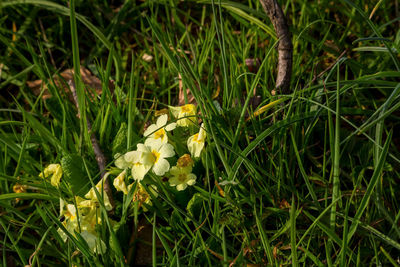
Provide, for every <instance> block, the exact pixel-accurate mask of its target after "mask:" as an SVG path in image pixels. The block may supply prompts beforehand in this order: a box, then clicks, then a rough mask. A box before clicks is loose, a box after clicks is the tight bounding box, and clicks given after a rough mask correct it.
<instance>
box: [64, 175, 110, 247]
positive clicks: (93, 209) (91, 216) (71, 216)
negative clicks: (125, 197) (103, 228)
mask: <svg viewBox="0 0 400 267" xmlns="http://www.w3.org/2000/svg"><path fill="white" fill-rule="evenodd" d="M103 181H104V179H102V180H100V182H99V183H98V184H97V185H96V190H97V191H98V194H99V195H100V196H102V198H103V201H104V207H105V209H106V210H107V211H109V210H111V209H112V206H111V203H110V201H109V199H108V196H107V194H106V192H105V191H104V189H103V183H102V182H103ZM60 216H62V217H64V221H63V222H62V224H63V226H64V227H65V229H66V230H67V231H68V232H69V233H70V234H71V235H73V236H74V235H75V232H77V233H80V235H81V236H82V238H83V239H85V241H86V243H87V244H88V245H89V248H90V249H91V250H92V251H93V252H95V253H100V254H101V253H104V252H105V251H106V245H105V243H104V241H103V240H101V239H100V238H99V237H98V235H97V233H96V226H97V225H98V224H101V214H100V202H99V199H98V198H97V194H96V192H95V189H94V188H91V189H90V190H89V192H88V193H87V194H86V195H85V198H82V197H79V196H75V205H74V204H66V203H65V201H64V200H63V199H60ZM57 231H58V233H59V234H60V236H61V238H62V239H63V240H64V242H65V241H66V240H67V234H66V233H65V232H64V231H63V230H62V229H61V228H59V229H58V230H57Z"/></svg>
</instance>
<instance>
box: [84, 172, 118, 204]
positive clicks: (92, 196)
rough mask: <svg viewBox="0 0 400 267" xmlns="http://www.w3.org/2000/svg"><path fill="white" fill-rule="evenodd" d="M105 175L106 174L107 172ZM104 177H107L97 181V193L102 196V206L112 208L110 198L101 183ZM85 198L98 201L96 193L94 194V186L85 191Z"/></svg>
mask: <svg viewBox="0 0 400 267" xmlns="http://www.w3.org/2000/svg"><path fill="white" fill-rule="evenodd" d="M106 175H108V173H107V174H106ZM106 178H107V177H104V178H103V179H101V180H100V181H99V182H98V183H97V185H96V189H97V191H98V192H99V194H100V195H102V196H103V201H104V206H105V208H106V210H112V205H111V203H110V200H109V198H108V196H107V193H106V192H105V191H104V189H103V188H104V184H103V183H104V180H105V179H106ZM101 192H103V193H101ZM85 198H87V199H90V200H93V201H96V202H98V199H97V195H96V192H95V191H94V188H91V189H90V190H89V192H87V194H86V195H85Z"/></svg>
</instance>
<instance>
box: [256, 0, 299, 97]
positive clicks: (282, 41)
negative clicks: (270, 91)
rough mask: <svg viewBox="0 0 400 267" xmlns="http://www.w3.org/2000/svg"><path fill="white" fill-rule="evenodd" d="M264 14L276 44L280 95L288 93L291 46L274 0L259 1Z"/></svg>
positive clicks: (285, 23)
mask: <svg viewBox="0 0 400 267" xmlns="http://www.w3.org/2000/svg"><path fill="white" fill-rule="evenodd" d="M260 3H261V5H262V6H263V8H264V10H265V13H267V15H268V17H269V19H270V20H271V22H272V24H273V25H274V28H275V32H276V35H277V37H278V39H279V44H278V76H277V78H276V86H275V87H276V89H278V90H280V91H281V92H282V93H289V87H290V78H291V75H292V60H293V59H292V57H293V56H292V54H293V45H292V40H291V38H290V32H289V27H288V25H287V22H286V18H285V15H284V14H283V11H282V9H281V7H280V6H279V4H278V3H277V2H276V0H260Z"/></svg>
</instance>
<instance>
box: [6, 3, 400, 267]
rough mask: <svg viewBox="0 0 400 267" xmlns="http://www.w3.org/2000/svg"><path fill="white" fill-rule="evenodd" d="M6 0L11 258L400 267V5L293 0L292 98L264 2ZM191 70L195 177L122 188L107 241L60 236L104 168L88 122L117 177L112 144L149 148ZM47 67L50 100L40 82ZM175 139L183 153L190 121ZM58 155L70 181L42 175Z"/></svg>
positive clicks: (104, 235)
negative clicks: (149, 134)
mask: <svg viewBox="0 0 400 267" xmlns="http://www.w3.org/2000/svg"><path fill="white" fill-rule="evenodd" d="M3 2H4V3H3ZM3 2H1V3H0V14H1V16H0V91H1V94H0V193H1V194H0V214H1V217H0V240H1V243H0V244H1V245H0V256H1V260H0V261H1V262H2V265H4V266H15V265H17V266H25V265H27V264H32V266H54V265H59V264H60V265H68V266H72V265H74V266H75V265H77V266H114V265H115V266H128V265H131V266H132V265H135V264H139V260H140V258H141V257H142V258H143V257H145V256H143V255H147V256H146V257H145V263H141V264H144V265H153V266H165V265H166V266H210V265H215V266H230V265H231V266H232V265H233V266H245V265H246V264H249V265H250V266H281V265H283V266H285V265H293V266H374V265H380V266H392V265H393V266H397V265H400V262H399V258H398V255H400V229H399V218H400V209H399V205H400V203H399V198H398V191H399V190H400V187H399V184H400V183H399V182H400V181H399V177H400V175H399V172H400V165H399V164H400V139H399V137H398V132H399V129H400V128H399V127H400V125H399V122H400V113H399V112H398V108H399V105H400V104H399V103H400V102H399V97H400V85H399V82H400V72H399V68H400V58H399V51H400V31H399V19H398V17H396V16H398V14H396V5H395V3H394V1H392V2H390V1H386V2H383V1H379V3H378V4H377V3H375V2H372V1H366V0H358V1H348V0H343V1H336V2H335V1H326V0H321V1H305V0H299V1H293V0H288V1H279V2H280V4H282V5H283V7H284V12H285V14H286V15H287V17H288V22H289V25H290V31H291V33H292V40H293V46H294V57H293V59H294V61H293V75H292V82H291V92H292V93H291V94H289V95H281V94H279V92H278V94H277V95H272V94H271V91H272V89H274V84H275V83H274V81H275V80H274V79H275V78H276V62H277V52H276V49H275V47H276V44H277V40H276V36H275V33H274V31H273V27H272V24H271V23H270V21H269V20H268V18H267V16H266V15H265V14H264V12H263V10H262V7H261V5H260V3H259V2H258V1H256V0H249V1H240V2H233V1H232V2H230V1H208V0H201V1H176V0H170V1H166V0H163V1H147V0H146V1H124V2H123V1H90V2H87V1H78V0H75V1H71V2H70V1H61V0H59V1H42V0H29V1H19V0H10V1H3ZM374 8H376V10H375V11H374V13H373V14H372V12H373V10H374ZM371 14H372V16H371ZM144 54H149V55H152V56H153V60H151V61H150V62H147V61H145V60H143V59H142V57H143V55H144ZM248 58H254V59H258V60H259V62H260V65H259V67H258V69H257V68H256V71H253V72H252V71H250V70H249V68H248V67H247V66H246V64H245V61H246V59H248ZM81 67H85V68H88V69H89V70H90V71H91V72H92V73H93V75H95V76H96V77H98V78H99V80H100V82H101V84H102V93H101V95H95V96H94V97H93V94H96V93H95V92H94V90H93V89H90V88H86V87H87V86H85V84H84V82H83V81H84V79H83V78H82V77H81V75H80V74H79V73H80V72H79V70H80V68H81ZM65 69H74V70H75V75H74V77H73V79H74V82H75V85H76V89H77V95H78V102H79V106H80V109H79V113H80V114H81V116H80V118H78V117H77V113H78V110H77V109H76V107H75V105H74V103H73V102H71V101H70V100H69V95H68V93H66V91H65V90H64V89H63V87H62V86H61V85H60V84H59V83H58V82H56V81H55V80H57V77H58V76H59V75H60V73H61V72H62V71H64V70H65ZM179 75H180V76H181V80H182V84H183V88H188V89H190V92H191V94H192V95H193V96H194V97H195V99H196V102H197V104H198V107H199V110H200V113H199V115H198V116H199V118H201V119H202V121H203V122H204V126H205V129H206V132H207V141H206V148H205V150H204V151H203V153H202V156H201V159H200V160H199V161H196V165H195V167H194V173H195V174H196V176H197V182H196V184H195V186H189V187H188V189H186V190H185V191H182V192H177V191H176V190H174V189H172V188H171V187H170V186H169V185H168V182H164V181H163V180H161V179H159V178H158V177H156V176H154V175H149V176H148V177H146V182H147V186H149V185H156V186H157V187H158V188H159V192H158V193H159V195H158V197H155V196H153V197H152V202H153V205H152V206H147V208H148V211H147V212H143V209H142V208H141V207H139V206H138V205H137V203H136V204H134V203H133V202H132V201H131V199H132V197H133V191H132V192H130V194H129V195H123V194H122V193H121V192H117V191H116V190H115V189H114V188H113V197H114V201H115V209H114V210H113V211H112V212H107V211H106V210H105V208H104V205H103V204H104V203H102V201H101V213H99V216H100V217H101V218H102V222H103V223H102V224H101V225H99V226H98V229H97V230H98V231H97V232H98V235H99V237H101V239H102V240H104V241H105V244H106V247H107V253H105V254H102V255H96V254H94V253H93V252H92V251H91V250H90V249H89V247H88V245H87V244H86V242H85V240H84V239H83V238H82V237H81V236H80V235H79V234H76V235H72V234H70V233H68V231H67V235H68V240H67V242H64V241H63V240H62V239H61V237H60V235H59V233H58V232H57V229H58V228H59V227H61V228H63V224H62V223H61V221H60V219H61V217H60V215H59V198H63V199H65V200H67V201H68V202H69V203H72V202H73V199H74V198H73V196H75V195H80V196H83V195H85V194H86V192H87V190H88V189H89V188H90V187H92V186H93V185H94V184H97V182H98V181H99V179H100V171H99V170H98V168H97V164H96V159H95V154H94V151H93V148H92V145H91V140H90V133H89V132H88V128H87V124H86V118H88V119H89V120H90V122H91V124H92V131H93V132H94V133H95V136H96V137H97V140H98V142H99V144H100V147H101V149H102V151H103V153H104V154H105V156H106V159H107V170H108V171H109V172H110V173H111V174H110V176H109V177H110V179H111V180H110V181H111V182H112V179H114V177H116V175H117V174H118V172H117V171H116V170H115V169H114V168H113V167H114V155H115V154H116V153H125V152H126V151H131V150H134V149H136V144H138V143H142V142H143V141H144V139H143V129H144V128H145V127H147V126H148V125H149V124H150V123H154V121H155V111H157V110H161V109H164V108H167V106H168V105H172V106H175V105H177V103H178V92H179V79H178V76H179ZM36 79H40V80H42V81H43V83H44V84H46V89H47V90H48V91H49V93H50V94H51V95H52V97H51V98H47V99H44V98H42V97H41V96H42V95H43V94H44V91H43V90H42V92H41V95H35V94H34V91H33V90H32V89H31V88H29V87H28V86H27V81H33V80H36ZM253 92H255V93H256V95H257V96H259V99H260V103H257V104H253V102H254V97H253V96H254V95H253ZM185 99H186V100H187V99H188V96H187V95H185ZM266 105H269V106H266ZM264 106H266V107H265V111H264V112H261V113H260V112H256V111H257V110H258V109H260V108H261V107H264ZM249 114H250V115H252V114H254V115H255V116H249ZM197 131H198V129H197V128H196V129H190V134H193V133H195V132H197ZM181 132H182V133H186V132H185V131H184V130H182V131H181ZM172 143H173V144H174V146H175V149H176V151H180V152H179V153H181V154H182V153H183V152H185V151H186V150H187V149H186V144H185V143H182V139H180V138H179V134H174V136H173V137H172ZM51 163H62V166H63V168H65V169H66V173H65V175H64V177H63V179H62V183H61V186H60V187H59V188H55V187H53V186H52V185H51V184H50V182H49V181H45V180H43V179H42V178H40V177H39V174H40V173H41V172H42V171H43V169H44V168H45V166H47V165H48V164H51ZM131 182H132V180H131V181H130V182H129V183H131ZM16 184H20V185H25V186H26V192H23V193H15V192H14V190H13V186H14V185H16ZM111 184H112V183H111ZM135 186H136V185H135ZM150 192H151V191H150ZM98 193H100V192H98ZM100 194H101V193H100ZM98 196H99V198H100V199H102V197H101V196H100V195H98ZM17 198H18V199H19V200H17ZM78 216H79V214H78ZM142 229H149V230H142ZM145 231H147V232H148V233H147V234H143V232H145ZM143 251H147V252H148V253H147V254H142V253H143ZM142 260H143V259H142ZM128 261H129V262H128ZM251 264H253V265H251Z"/></svg>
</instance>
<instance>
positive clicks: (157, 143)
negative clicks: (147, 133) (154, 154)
mask: <svg viewBox="0 0 400 267" xmlns="http://www.w3.org/2000/svg"><path fill="white" fill-rule="evenodd" d="M144 144H145V145H146V146H147V147H148V148H147V149H148V150H149V151H151V150H156V151H158V150H160V147H161V146H162V145H163V143H162V142H161V140H160V139H154V138H147V139H146V141H145V142H144Z"/></svg>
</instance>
